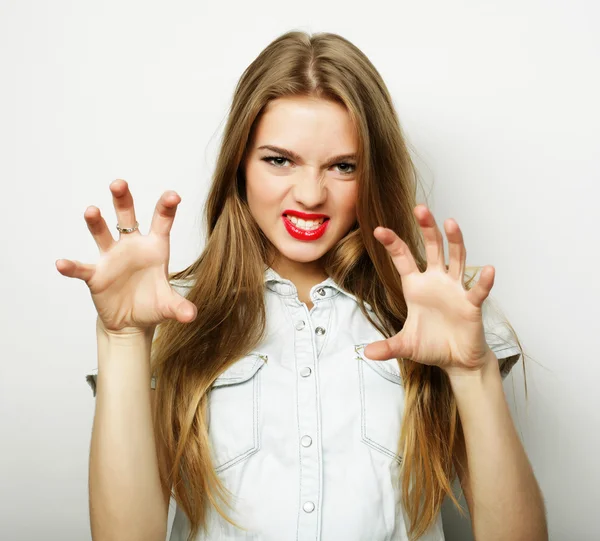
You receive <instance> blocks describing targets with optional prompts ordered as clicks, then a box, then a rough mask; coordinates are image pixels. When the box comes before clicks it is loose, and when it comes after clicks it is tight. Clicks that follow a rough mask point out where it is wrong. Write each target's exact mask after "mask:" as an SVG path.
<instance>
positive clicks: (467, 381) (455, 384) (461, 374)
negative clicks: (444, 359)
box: [446, 349, 502, 390]
mask: <svg viewBox="0 0 600 541" xmlns="http://www.w3.org/2000/svg"><path fill="white" fill-rule="evenodd" d="M446 373H447V374H448V378H449V380H450V385H451V386H452V388H453V389H454V390H456V389H460V388H462V387H465V386H472V385H478V384H479V385H481V384H483V383H485V382H488V381H490V380H495V379H498V380H499V381H502V378H501V376H500V365H499V362H498V358H497V357H496V355H495V353H494V352H493V351H492V350H491V349H489V350H488V351H487V352H486V354H485V356H484V360H483V362H482V363H481V365H480V366H479V367H478V368H476V369H456V368H454V369H451V370H446Z"/></svg>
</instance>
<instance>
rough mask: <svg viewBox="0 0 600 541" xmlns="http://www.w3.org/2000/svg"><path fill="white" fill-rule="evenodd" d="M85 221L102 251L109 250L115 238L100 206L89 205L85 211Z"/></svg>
mask: <svg viewBox="0 0 600 541" xmlns="http://www.w3.org/2000/svg"><path fill="white" fill-rule="evenodd" d="M83 217H84V218H85V222H86V224H87V226H88V229H89V230H90V233H91V234H92V237H94V240H95V241H96V245H97V246H98V248H99V249H100V251H101V252H107V251H108V250H110V248H111V247H112V246H113V244H115V242H116V241H115V239H114V238H113V236H112V235H111V233H110V231H109V230H108V226H107V225H106V222H105V221H104V218H103V217H102V215H101V213H100V209H99V208H98V207H94V206H91V207H88V208H86V209H85V212H84V213H83Z"/></svg>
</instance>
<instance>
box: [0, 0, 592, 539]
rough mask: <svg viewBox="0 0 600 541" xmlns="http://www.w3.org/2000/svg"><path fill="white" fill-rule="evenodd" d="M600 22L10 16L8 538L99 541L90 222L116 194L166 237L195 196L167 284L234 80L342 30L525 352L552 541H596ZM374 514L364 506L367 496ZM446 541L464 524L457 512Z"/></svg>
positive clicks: (510, 390) (15, 6)
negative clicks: (275, 46)
mask: <svg viewBox="0 0 600 541" xmlns="http://www.w3.org/2000/svg"><path fill="white" fill-rule="evenodd" d="M599 20H600V9H599V7H598V4H597V3H594V2H592V0H589V1H587V2H585V1H582V0H569V1H566V0H562V1H560V2H557V1H547V0H546V1H543V2H542V1H534V0H519V1H516V0H502V1H499V0H498V1H495V2H482V1H481V0H479V1H475V0H473V1H454V2H447V1H443V0H437V1H423V0H421V1H419V2H414V1H411V2H407V1H401V2H398V1H396V2H393V3H391V2H385V3H384V2H382V1H370V2H367V3H350V2H347V1H330V2H324V1H319V2H302V3H300V2H296V3H278V2H264V1H253V2H247V3H241V2H240V3H239V4H238V5H236V4H232V3H231V2H230V3H211V4H207V3H204V2H192V1H188V2H169V3H167V2H162V3H159V2H154V1H152V2H149V1H144V2H142V1H133V0H127V1H123V0H120V1H115V0H110V1H103V2H83V1H78V2H75V1H71V2H68V1H66V0H55V1H53V2H42V1H39V0H38V1H31V0H18V1H17V0H0V77H1V79H0V81H1V85H0V149H1V150H0V181H1V183H2V184H1V186H2V192H1V193H2V210H1V212H0V220H1V224H0V225H1V231H2V252H1V256H0V257H1V261H0V263H1V265H0V284H1V288H2V290H1V297H0V298H1V301H0V318H1V319H0V323H1V327H0V329H1V331H0V340H1V346H2V347H1V350H0V351H1V353H0V355H1V362H0V438H1V445H0V453H1V454H0V476H1V479H0V538H1V539H3V540H4V539H6V540H9V539H10V540H11V541H29V540H33V539H44V540H55V539H56V540H58V539H60V540H62V541H67V540H78V541H80V540H85V539H90V534H89V516H88V492H87V490H88V479H87V472H88V453H89V444H90V436H91V427H92V420H93V415H94V399H93V398H92V394H91V390H90V388H89V387H88V386H87V384H86V382H85V374H86V373H87V372H89V371H90V370H91V369H93V368H95V367H96V342H95V327H94V322H95V310H94V308H93V305H92V303H91V299H90V297H89V293H88V290H87V287H86V285H85V284H84V283H83V282H81V281H78V280H74V279H69V278H65V277H63V276H61V275H60V274H59V273H58V271H57V270H56V268H55V263H54V262H55V261H56V260H57V259H60V258H69V259H78V260H80V261H85V262H95V261H96V258H97V248H96V245H95V243H94V241H93V239H92V238H91V236H90V234H89V232H88V230H87V227H86V225H85V222H84V220H83V212H84V210H85V209H86V207H87V206H88V205H92V204H93V205H97V206H99V207H100V209H101V210H102V212H103V215H105V216H106V217H107V221H108V223H109V226H110V227H111V229H112V230H113V234H115V235H116V234H117V232H116V230H114V222H115V220H114V211H113V209H112V203H111V198H110V192H109V190H108V185H109V183H110V182H111V181H112V180H114V179H115V178H124V179H126V180H127V181H128V182H129V183H130V187H131V189H132V192H133V195H134V199H135V203H136V208H137V213H138V219H139V222H140V228H141V230H142V232H143V233H145V232H147V227H148V224H149V222H150V219H151V216H152V212H153V209H154V205H155V203H156V200H157V199H158V197H159V196H160V194H161V193H162V192H163V191H165V190H168V189H174V190H176V191H177V192H178V193H179V194H180V195H181V197H182V203H181V205H180V208H179V210H178V214H177V218H176V220H175V225H174V227H173V230H172V260H171V266H170V270H178V269H181V268H182V267H183V266H187V265H188V264H189V263H191V262H192V261H193V260H195V259H196V258H197V256H198V254H199V251H200V249H201V247H202V245H203V239H202V236H201V219H200V217H201V210H202V204H203V201H204V198H205V195H206V193H207V188H208V184H209V181H210V175H211V173H212V170H213V166H214V160H215V152H216V149H217V145H218V141H219V137H220V134H221V130H222V127H223V122H224V120H225V116H226V113H227V107H228V105H229V103H230V99H231V94H232V91H233V87H234V85H235V82H236V81H237V79H238V78H239V76H240V75H241V73H242V71H243V70H244V69H245V67H246V66H247V65H248V64H249V63H250V62H251V61H252V60H253V59H254V58H255V57H256V55H257V54H258V53H259V52H260V51H261V50H262V49H263V47H265V46H266V45H267V44H268V43H269V42H270V41H271V40H273V39H274V38H276V37H277V36H278V35H279V34H281V33H283V32H285V31H287V30H291V29H300V30H308V31H311V32H317V31H330V32H336V33H339V34H342V35H343V36H344V37H346V38H348V39H350V40H351V41H352V42H354V43H355V44H356V45H357V46H358V47H359V48H361V49H362V50H363V51H364V52H365V53H366V54H367V56H369V58H370V59H371V60H372V62H373V63H374V64H375V66H376V67H377V69H378V70H379V71H380V73H381V74H382V76H383V77H384V79H385V81H386V83H387V84H388V86H389V89H390V91H391V93H392V95H393V98H394V102H395V104H396V107H397V109H398V112H399V115H400V119H401V123H402V126H403V129H404V130H405V132H406V135H407V137H408V141H409V144H410V145H411V148H412V149H413V152H414V157H415V160H416V163H417V165H418V167H419V170H420V172H421V175H422V177H423V179H424V181H425V182H426V186H427V187H428V190H430V191H431V195H430V200H429V203H430V205H431V207H432V209H433V212H434V215H435V216H436V219H437V221H438V223H439V224H442V223H443V220H444V219H446V218H448V217H453V218H455V219H456V220H457V221H458V223H459V224H460V226H461V228H462V230H463V233H464V235H465V241H466V245H467V250H468V257H469V261H468V262H469V263H470V264H473V265H485V264H492V265H494V266H495V268H496V283H495V285H494V289H493V290H492V294H493V295H494V296H495V298H496V299H497V300H498V301H499V302H500V304H501V306H502V308H503V309H504V312H505V314H506V315H507V317H508V318H509V320H510V321H511V323H512V324H513V325H514V327H515V329H516V331H517V333H518V335H519V337H520V338H521V340H522V343H523V346H524V348H525V352H526V353H528V354H529V355H530V356H531V357H530V358H528V359H527V360H526V366H527V376H528V377H527V381H528V385H529V400H528V401H527V402H526V401H525V398H524V390H523V373H522V369H523V365H522V362H519V363H518V364H517V365H516V367H515V368H514V369H513V371H512V375H511V376H509V378H508V379H507V380H506V382H505V389H506V392H507V395H508V399H509V402H510V404H511V410H512V412H513V416H514V419H515V422H516V424H517V426H518V429H519V431H520V434H521V437H522V441H523V443H524V445H525V448H526V451H527V453H528V456H529V458H530V460H531V463H532V465H533V468H534V470H535V474H536V477H537V479H538V481H539V483H540V486H541V488H542V490H543V493H544V497H545V501H546V507H547V513H548V521H549V526H550V532H551V539H552V540H555V541H559V540H560V541H562V540H576V541H587V540H590V541H591V540H597V539H600V523H599V521H598V504H600V496H599V491H598V484H599V482H600V459H599V453H600V444H599V436H598V432H599V429H600V398H599V394H598V391H597V388H598V379H599V377H600V369H599V368H598V366H599V360H600V359H599V357H598V337H599V335H600V323H599V317H598V315H597V314H598V311H597V306H598V301H599V300H600V286H599V285H598V284H599V281H598V276H597V275H598V272H599V269H600V258H599V255H598V251H599V242H598V234H597V229H596V228H597V226H598V202H599V200H600V188H599V180H600V165H599V159H598V158H599V152H598V149H599V147H600V135H599V133H600V131H599V127H598V126H599V124H600V122H599V121H600V107H599V105H598V100H599V96H600V92H599V91H600V84H599V81H600V80H599V75H598V65H599V64H600V55H599V53H600V39H599V37H598V36H599V33H598V21H599ZM357 497H359V495H357ZM444 522H445V525H446V535H447V539H448V540H460V541H464V540H467V539H469V538H470V534H469V533H466V532H468V531H469V524H468V522H464V521H461V520H459V518H457V515H456V514H455V513H454V512H453V511H452V508H451V506H449V505H446V506H445V509H444Z"/></svg>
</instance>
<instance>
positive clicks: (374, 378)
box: [354, 343, 404, 464]
mask: <svg viewBox="0 0 600 541" xmlns="http://www.w3.org/2000/svg"><path fill="white" fill-rule="evenodd" d="M366 346H367V344H366V343H365V344H357V345H355V347H354V349H355V351H356V354H357V355H356V362H357V365H358V379H359V385H360V402H361V404H360V405H361V412H360V421H361V440H362V441H363V443H365V444H366V445H368V446H370V447H372V448H373V449H375V450H377V451H379V452H380V453H382V454H384V455H386V456H388V457H390V458H392V459H394V460H395V461H396V462H398V464H401V463H402V456H401V454H400V450H399V449H398V443H399V439H400V429H401V427H402V415H403V411H404V389H403V387H402V380H401V377H400V367H399V366H398V361H397V360H396V359H390V360H387V361H374V360H372V359H368V358H367V357H365V354H364V348H365V347H366Z"/></svg>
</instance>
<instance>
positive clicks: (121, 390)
mask: <svg viewBox="0 0 600 541" xmlns="http://www.w3.org/2000/svg"><path fill="white" fill-rule="evenodd" d="M153 333H154V328H149V329H148V330H147V331H145V332H137V333H135V332H134V333H130V334H121V335H119V334H117V333H113V332H107V331H106V330H105V328H104V327H103V325H102V323H101V322H99V321H98V322H97V325H96V335H97V339H98V377H97V394H96V412H95V416H94V423H93V429H92V440H91V448H90V467H89V468H90V469H89V496H90V501H89V504H90V521H91V529H92V539H93V540H94V541H120V540H127V541H137V540H140V541H141V540H143V541H164V539H165V537H166V534H167V515H168V498H167V499H166V500H165V498H164V497H163V493H162V490H161V486H160V479H159V473H158V463H157V457H156V448H155V440H154V431H153V427H152V410H151V393H152V392H154V391H152V390H151V389H150V351H151V347H152V338H153Z"/></svg>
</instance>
